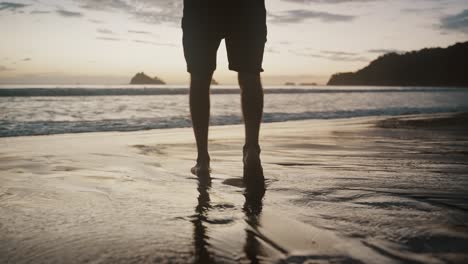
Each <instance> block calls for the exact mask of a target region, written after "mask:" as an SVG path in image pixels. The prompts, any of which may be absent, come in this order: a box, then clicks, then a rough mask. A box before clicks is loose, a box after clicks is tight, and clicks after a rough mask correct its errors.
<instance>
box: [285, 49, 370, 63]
mask: <svg viewBox="0 0 468 264" xmlns="http://www.w3.org/2000/svg"><path fill="white" fill-rule="evenodd" d="M289 52H290V53H292V54H294V55H297V56H301V57H312V58H318V59H326V60H331V61H340V62H348V61H364V62H368V61H369V59H368V58H366V57H363V56H361V55H360V54H358V53H354V52H346V51H328V50H325V51H321V52H320V53H313V52H307V51H296V50H289Z"/></svg>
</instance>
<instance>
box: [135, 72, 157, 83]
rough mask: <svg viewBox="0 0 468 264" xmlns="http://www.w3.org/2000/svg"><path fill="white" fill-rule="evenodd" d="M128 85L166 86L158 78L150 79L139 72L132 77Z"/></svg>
mask: <svg viewBox="0 0 468 264" xmlns="http://www.w3.org/2000/svg"><path fill="white" fill-rule="evenodd" d="M130 84H166V83H165V82H164V81H163V80H161V79H159V78H158V77H154V78H151V77H149V76H148V75H146V74H145V73H144V72H139V73H137V74H136V75H135V76H133V78H132V80H131V81H130Z"/></svg>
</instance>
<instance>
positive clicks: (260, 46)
mask: <svg viewBox="0 0 468 264" xmlns="http://www.w3.org/2000/svg"><path fill="white" fill-rule="evenodd" d="M235 12H236V13H235V14H234V15H233V16H232V19H231V21H230V26H229V29H228V32H227V33H226V37H225V38H226V39H225V41H226V50H227V53H228V60H229V69H230V70H233V71H237V72H252V73H259V72H263V68H262V62H263V53H264V49H265V42H266V40H267V26H266V11H265V7H264V5H257V6H250V7H249V6H240V7H239V8H238V9H237V10H235Z"/></svg>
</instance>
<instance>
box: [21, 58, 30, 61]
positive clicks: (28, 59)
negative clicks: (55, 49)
mask: <svg viewBox="0 0 468 264" xmlns="http://www.w3.org/2000/svg"><path fill="white" fill-rule="evenodd" d="M22 61H31V58H24V59H22Z"/></svg>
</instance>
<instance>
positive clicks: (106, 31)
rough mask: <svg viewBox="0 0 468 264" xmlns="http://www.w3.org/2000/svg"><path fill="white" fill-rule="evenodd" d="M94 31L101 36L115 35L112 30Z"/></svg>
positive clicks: (101, 29) (100, 29)
mask: <svg viewBox="0 0 468 264" xmlns="http://www.w3.org/2000/svg"><path fill="white" fill-rule="evenodd" d="M96 31H97V32H98V33H101V34H106V35H115V33H114V32H113V31H112V30H110V29H107V28H98V29H97V30H96Z"/></svg>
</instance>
